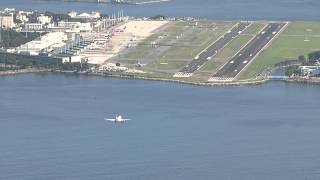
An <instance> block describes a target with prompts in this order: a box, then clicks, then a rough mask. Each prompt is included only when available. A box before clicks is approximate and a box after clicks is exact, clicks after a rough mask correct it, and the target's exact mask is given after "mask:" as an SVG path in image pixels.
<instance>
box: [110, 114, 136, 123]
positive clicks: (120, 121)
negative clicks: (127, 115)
mask: <svg viewBox="0 0 320 180" xmlns="http://www.w3.org/2000/svg"><path fill="white" fill-rule="evenodd" d="M104 120H106V121H111V122H114V123H124V122H126V121H130V120H131V119H123V118H122V116H121V115H116V117H115V118H114V119H107V118H104Z"/></svg>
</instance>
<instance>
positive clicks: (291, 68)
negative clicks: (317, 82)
mask: <svg viewBox="0 0 320 180" xmlns="http://www.w3.org/2000/svg"><path fill="white" fill-rule="evenodd" d="M298 68H299V66H297V65H293V66H289V67H287V68H286V76H289V77H290V76H292V75H293V74H297V69H298Z"/></svg>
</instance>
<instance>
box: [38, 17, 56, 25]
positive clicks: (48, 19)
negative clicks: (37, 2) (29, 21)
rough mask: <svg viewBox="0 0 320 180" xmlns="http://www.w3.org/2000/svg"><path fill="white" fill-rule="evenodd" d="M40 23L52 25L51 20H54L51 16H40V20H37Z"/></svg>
mask: <svg viewBox="0 0 320 180" xmlns="http://www.w3.org/2000/svg"><path fill="white" fill-rule="evenodd" d="M37 20H38V22H39V23H40V24H43V25H44V24H50V23H51V20H52V18H51V17H49V16H45V15H40V16H39V17H38V18H37Z"/></svg>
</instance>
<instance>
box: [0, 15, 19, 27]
mask: <svg viewBox="0 0 320 180" xmlns="http://www.w3.org/2000/svg"><path fill="white" fill-rule="evenodd" d="M0 24H1V26H2V27H6V28H14V27H15V26H16V24H15V23H14V19H13V13H9V14H8V13H3V14H0Z"/></svg>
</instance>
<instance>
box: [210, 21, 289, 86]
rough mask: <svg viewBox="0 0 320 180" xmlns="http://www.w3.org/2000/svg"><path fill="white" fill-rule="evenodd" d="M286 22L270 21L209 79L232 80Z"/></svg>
mask: <svg viewBox="0 0 320 180" xmlns="http://www.w3.org/2000/svg"><path fill="white" fill-rule="evenodd" d="M285 25H286V23H269V24H268V25H267V26H266V27H265V28H264V29H263V30H262V31H261V32H260V33H259V34H258V35H256V36H255V37H254V38H253V39H252V40H251V41H250V42H249V43H248V44H247V45H246V46H245V47H244V48H243V49H242V50H240V51H239V52H238V53H237V54H236V55H235V56H234V57H233V58H231V59H230V60H229V61H228V62H227V63H226V64H225V65H224V66H223V67H222V68H221V69H220V70H219V71H218V72H217V73H215V74H214V75H213V76H212V77H211V78H210V79H209V81H232V80H234V79H235V78H236V76H237V75H238V74H239V73H240V72H241V71H242V70H243V69H244V68H245V67H246V66H247V65H248V64H249V63H250V62H251V61H253V60H254V58H255V57H256V56H258V55H259V54H260V52H261V51H263V49H264V48H265V47H266V46H267V45H268V43H269V42H270V41H272V39H273V38H274V37H275V36H276V35H277V34H278V33H279V32H280V31H281V29H282V28H283V27H284V26H285Z"/></svg>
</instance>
